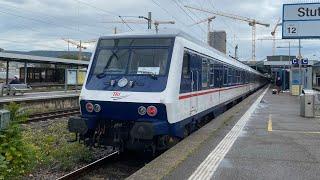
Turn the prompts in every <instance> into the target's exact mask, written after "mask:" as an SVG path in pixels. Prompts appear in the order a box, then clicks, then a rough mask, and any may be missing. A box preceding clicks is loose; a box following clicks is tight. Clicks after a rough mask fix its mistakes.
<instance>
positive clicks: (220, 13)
mask: <svg viewBox="0 0 320 180" xmlns="http://www.w3.org/2000/svg"><path fill="white" fill-rule="evenodd" d="M184 7H186V8H189V9H193V10H197V11H201V12H206V13H210V14H214V15H217V16H222V17H227V18H230V19H234V20H239V21H243V22H247V23H249V26H251V27H252V60H253V61H255V60H256V25H261V26H265V27H269V26H270V24H267V23H262V22H260V21H257V20H255V19H252V18H248V17H243V16H239V15H234V14H229V13H223V12H218V11H216V12H214V11H211V10H207V9H202V8H197V7H192V6H184Z"/></svg>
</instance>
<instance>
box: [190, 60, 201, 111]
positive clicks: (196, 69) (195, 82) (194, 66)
mask: <svg viewBox="0 0 320 180" xmlns="http://www.w3.org/2000/svg"><path fill="white" fill-rule="evenodd" d="M201 65H202V59H201V57H200V56H198V55H196V54H192V55H191V59H190V72H191V93H192V96H191V102H190V114H191V115H194V114H196V113H197V112H198V106H199V99H198V96H197V93H196V92H198V91H200V87H201V77H200V75H201V74H200V73H201V72H202V70H201Z"/></svg>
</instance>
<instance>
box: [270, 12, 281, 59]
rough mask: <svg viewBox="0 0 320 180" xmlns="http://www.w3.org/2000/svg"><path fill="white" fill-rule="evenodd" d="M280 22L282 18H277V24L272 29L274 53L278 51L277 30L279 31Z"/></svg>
mask: <svg viewBox="0 0 320 180" xmlns="http://www.w3.org/2000/svg"><path fill="white" fill-rule="evenodd" d="M279 22H280V18H279V19H278V20H277V22H276V24H275V25H274V28H273V30H272V31H271V35H272V39H273V44H272V54H273V55H275V53H276V40H275V39H276V31H277V28H278V26H280V25H281V23H279Z"/></svg>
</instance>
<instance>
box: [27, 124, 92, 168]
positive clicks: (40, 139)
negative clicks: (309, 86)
mask: <svg viewBox="0 0 320 180" xmlns="http://www.w3.org/2000/svg"><path fill="white" fill-rule="evenodd" d="M23 136H24V139H25V141H26V142H30V143H32V145H33V146H34V147H36V148H35V149H36V154H37V160H38V165H39V166H41V168H42V169H43V168H45V169H48V170H49V171H69V170H71V169H73V168H74V166H75V165H77V164H79V163H87V162H91V160H92V158H93V155H92V152H91V151H90V150H89V148H88V147H86V146H85V145H83V144H79V143H78V142H73V143H71V142H68V140H70V139H72V138H74V134H72V133H70V132H69V131H68V130H67V123H66V122H65V121H55V122H54V123H51V124H49V125H48V126H42V127H41V128H34V127H33V128H32V127H27V128H26V129H25V131H24V133H23Z"/></svg>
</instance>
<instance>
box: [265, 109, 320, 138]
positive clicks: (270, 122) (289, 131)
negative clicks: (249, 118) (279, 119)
mask: <svg viewBox="0 0 320 180" xmlns="http://www.w3.org/2000/svg"><path fill="white" fill-rule="evenodd" d="M267 130H268V132H284V133H299V134H320V131H319V132H318V131H294V130H279V129H272V118H271V114H269V120H268V127H267Z"/></svg>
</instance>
